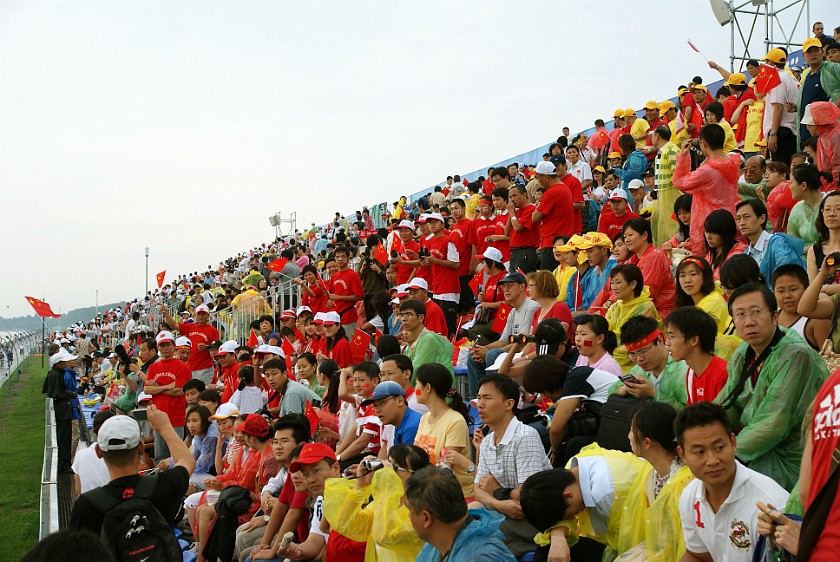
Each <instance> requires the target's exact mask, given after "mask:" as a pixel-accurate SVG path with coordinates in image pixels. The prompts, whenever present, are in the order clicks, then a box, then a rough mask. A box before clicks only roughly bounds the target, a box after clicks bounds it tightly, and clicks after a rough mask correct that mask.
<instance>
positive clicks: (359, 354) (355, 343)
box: [350, 330, 370, 363]
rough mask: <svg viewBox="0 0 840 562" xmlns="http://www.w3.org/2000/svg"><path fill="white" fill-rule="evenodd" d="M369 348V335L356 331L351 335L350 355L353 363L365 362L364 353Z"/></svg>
mask: <svg viewBox="0 0 840 562" xmlns="http://www.w3.org/2000/svg"><path fill="white" fill-rule="evenodd" d="M369 346H370V334H368V333H366V332H363V331H361V330H356V333H355V334H353V339H352V340H350V354H351V357H352V361H353V363H359V362H361V361H364V360H365V353H366V352H367V350H368V347H369Z"/></svg>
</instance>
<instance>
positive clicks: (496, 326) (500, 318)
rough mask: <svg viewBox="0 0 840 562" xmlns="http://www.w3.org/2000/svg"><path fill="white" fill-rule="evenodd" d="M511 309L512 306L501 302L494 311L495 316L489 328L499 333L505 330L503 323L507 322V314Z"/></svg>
mask: <svg viewBox="0 0 840 562" xmlns="http://www.w3.org/2000/svg"><path fill="white" fill-rule="evenodd" d="M511 310H513V307H512V306H510V305H509V304H506V303H501V304H500V305H499V310H498V311H496V318H494V319H493V326H492V327H491V328H490V329H491V330H493V331H494V332H496V333H497V334H501V333H502V332H503V331H504V330H505V325H506V324H507V319H508V315H510V311H511Z"/></svg>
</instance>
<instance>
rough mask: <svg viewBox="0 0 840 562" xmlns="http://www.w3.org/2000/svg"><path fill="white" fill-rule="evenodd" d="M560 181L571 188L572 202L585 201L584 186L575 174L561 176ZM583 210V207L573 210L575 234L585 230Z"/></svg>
mask: <svg viewBox="0 0 840 562" xmlns="http://www.w3.org/2000/svg"><path fill="white" fill-rule="evenodd" d="M560 181H562V182H563V183H564V184H566V187H568V188H569V192H570V193H571V194H572V203H584V202H585V199H584V198H583V186H582V185H581V183H580V180H579V179H577V178H576V177H575V176H574V174H566V175H565V176H563V177H562V178H560ZM582 211H583V209H574V210H573V211H572V213H573V217H574V234H580V233H581V232H583V218H582V217H583V215H582Z"/></svg>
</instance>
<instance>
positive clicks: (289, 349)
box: [280, 338, 297, 381]
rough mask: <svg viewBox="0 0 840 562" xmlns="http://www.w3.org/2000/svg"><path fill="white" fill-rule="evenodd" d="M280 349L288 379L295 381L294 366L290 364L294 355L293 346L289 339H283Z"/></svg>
mask: <svg viewBox="0 0 840 562" xmlns="http://www.w3.org/2000/svg"><path fill="white" fill-rule="evenodd" d="M280 349H282V350H283V354H284V355H285V356H286V371H287V372H288V373H289V378H290V379H292V380H293V381H294V380H297V378H296V377H295V366H294V364H293V363H292V361H293V360H294V355H295V346H293V345H292V342H290V341H289V338H283V341H282V342H280Z"/></svg>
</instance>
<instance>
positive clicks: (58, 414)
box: [41, 367, 76, 421]
mask: <svg viewBox="0 0 840 562" xmlns="http://www.w3.org/2000/svg"><path fill="white" fill-rule="evenodd" d="M41 392H43V393H44V394H46V395H47V396H49V397H50V398H52V399H53V410H54V411H55V421H66V420H72V419H73V406H72V404H71V403H70V400H71V399H72V398H75V397H76V394H75V393H73V392H71V391H69V390H67V386H66V385H65V384H64V372H63V371H62V370H61V369H56V368H55V367H52V368H51V369H50V370H49V372H47V378H46V379H44V387H43V388H42V389H41Z"/></svg>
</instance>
